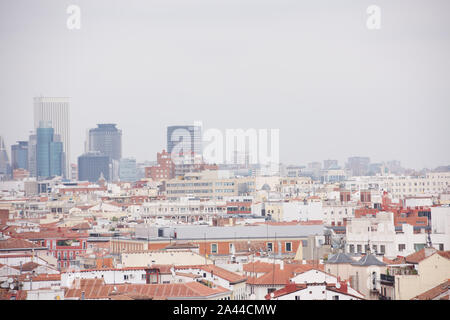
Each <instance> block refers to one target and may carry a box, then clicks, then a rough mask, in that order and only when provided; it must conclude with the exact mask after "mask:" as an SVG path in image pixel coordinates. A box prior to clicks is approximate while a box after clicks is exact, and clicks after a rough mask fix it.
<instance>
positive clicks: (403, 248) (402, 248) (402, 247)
mask: <svg viewBox="0 0 450 320" xmlns="http://www.w3.org/2000/svg"><path fill="white" fill-rule="evenodd" d="M405 249H406V245H405V244H404V243H400V244H399V245H398V251H403V250H405Z"/></svg>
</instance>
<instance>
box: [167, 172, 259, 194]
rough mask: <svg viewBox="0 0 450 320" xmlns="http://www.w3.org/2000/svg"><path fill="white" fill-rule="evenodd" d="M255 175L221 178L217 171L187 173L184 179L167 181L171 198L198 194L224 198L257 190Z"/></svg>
mask: <svg viewBox="0 0 450 320" xmlns="http://www.w3.org/2000/svg"><path fill="white" fill-rule="evenodd" d="M255 182H256V179H255V178H254V177H253V178H252V177H243V178H221V177H220V176H219V175H218V173H217V172H216V171H204V172H201V173H198V174H196V173H191V174H187V175H186V176H185V177H184V179H183V180H180V179H171V180H167V181H166V183H165V194H166V195H167V198H168V199H169V200H177V199H178V198H180V197H186V196H197V197H199V198H203V199H211V200H223V199H224V197H230V196H241V195H248V194H250V193H252V192H254V191H255Z"/></svg>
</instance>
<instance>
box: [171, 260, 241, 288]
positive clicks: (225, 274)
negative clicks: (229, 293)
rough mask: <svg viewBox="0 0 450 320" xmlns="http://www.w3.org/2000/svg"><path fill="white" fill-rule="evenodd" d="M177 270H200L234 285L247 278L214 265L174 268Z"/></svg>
mask: <svg viewBox="0 0 450 320" xmlns="http://www.w3.org/2000/svg"><path fill="white" fill-rule="evenodd" d="M175 268H176V269H178V270H183V269H196V268H198V269H201V270H203V271H206V272H209V273H213V274H214V275H216V276H218V277H220V278H222V279H225V280H227V281H228V282H230V283H231V284H235V283H240V282H244V281H245V280H246V279H247V278H245V277H243V276H241V275H239V274H237V273H234V272H231V271H228V270H226V269H223V268H220V267H218V266H215V265H210V264H208V265H196V266H177V267H175Z"/></svg>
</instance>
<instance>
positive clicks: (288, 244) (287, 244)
mask: <svg viewBox="0 0 450 320" xmlns="http://www.w3.org/2000/svg"><path fill="white" fill-rule="evenodd" d="M285 245H286V252H290V251H292V243H291V242H286V244H285Z"/></svg>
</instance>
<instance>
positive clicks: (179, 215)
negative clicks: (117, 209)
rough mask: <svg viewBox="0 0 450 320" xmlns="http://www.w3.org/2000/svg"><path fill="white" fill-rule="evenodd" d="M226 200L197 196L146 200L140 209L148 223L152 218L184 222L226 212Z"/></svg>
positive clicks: (142, 216)
mask: <svg viewBox="0 0 450 320" xmlns="http://www.w3.org/2000/svg"><path fill="white" fill-rule="evenodd" d="M226 209H227V208H226V201H225V200H220V201H219V200H208V201H200V200H198V199H195V198H187V197H183V198H180V199H179V200H178V201H169V200H161V201H154V202H146V203H144V204H143V205H142V209H141V210H140V215H141V218H143V219H144V220H145V221H146V223H148V222H149V221H150V220H152V219H172V220H181V221H184V222H194V221H198V220H206V218H205V217H206V216H208V215H214V214H226V212H227V210H226Z"/></svg>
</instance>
